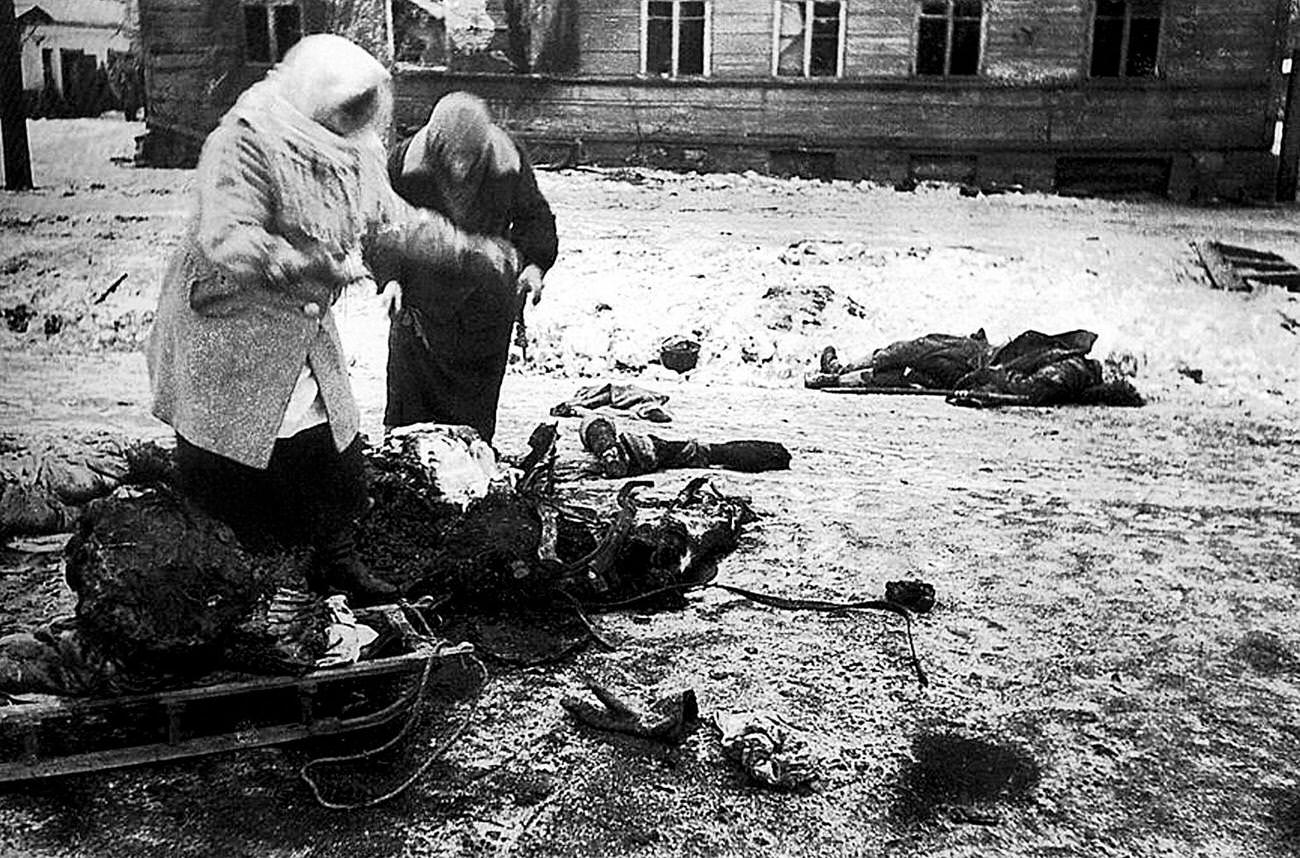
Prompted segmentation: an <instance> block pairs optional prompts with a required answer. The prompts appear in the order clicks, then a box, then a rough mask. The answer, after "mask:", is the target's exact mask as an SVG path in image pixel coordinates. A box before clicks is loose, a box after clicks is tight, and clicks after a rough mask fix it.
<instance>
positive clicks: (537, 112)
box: [396, 70, 1273, 152]
mask: <svg viewBox="0 0 1300 858" xmlns="http://www.w3.org/2000/svg"><path fill="white" fill-rule="evenodd" d="M451 89H471V90H473V91H475V92H478V93H479V94H481V95H483V96H484V97H485V98H487V99H489V101H491V102H492V103H493V105H494V108H495V109H496V111H497V113H498V114H499V115H500V116H501V118H502V119H503V121H504V122H505V123H506V124H507V125H508V126H509V127H510V128H511V129H512V130H514V131H516V132H519V133H521V134H522V135H524V136H525V137H534V138H541V139H551V140H573V139H583V140H588V141H593V140H629V141H641V142H656V141H657V142H665V143H667V142H676V143H682V142H689V141H695V142H697V143H699V144H701V145H703V144H708V143H721V142H727V141H731V142H743V143H748V144H750V145H754V146H759V147H763V146H768V147H772V146H804V147H810V148H817V147H843V146H891V147H900V146H901V147H906V148H930V149H933V148H936V147H937V148H943V149H952V150H962V151H972V152H975V151H999V150H1025V151H1072V150H1079V151H1099V152H1140V151H1145V150H1152V149H1154V150H1162V151H1189V150H1230V149H1255V150H1265V151H1266V150H1267V148H1268V146H1269V145H1270V144H1271V140H1272V121H1273V118H1272V115H1271V114H1270V113H1269V111H1268V107H1269V91H1268V90H1267V89H1265V88H1261V87H1259V86H1255V85H1250V84H1249V83H1247V84H1243V85H1233V84H1219V85H1216V86H1208V85H1198V86H1171V85H1167V84H1149V85H1146V86H1122V87H1116V86H1110V87H1100V88H1081V87H1078V86H1075V85H1072V84H1064V85H1040V86H1016V87H1012V86H998V85H992V84H983V85H971V84H960V83H944V82H919V81H910V80H909V81H897V82H882V81H861V82H857V83H842V84H840V85H837V86H833V87H819V86H815V85H808V84H803V85H798V84H793V83H786V84H784V85H773V84H772V83H771V82H760V81H754V80H747V81H720V80H719V81H713V82H708V83H679V82H655V83H654V84H645V85H640V86H631V85H629V84H628V82H627V81H625V80H618V79H606V80H596V79H585V80H584V79H581V78H571V79H566V80H563V81H560V80H545V79H535V78H534V79H529V80H528V81H526V82H525V81H520V80H518V79H514V78H511V77H509V76H496V77H492V78H487V77H477V78H471V77H461V78H458V77H456V76H454V75H443V74H435V73H428V72H423V71H414V70H408V71H403V72H400V73H399V74H398V78H397V115H396V119H397V121H398V124H399V126H413V125H416V124H418V122H419V121H420V119H421V118H422V117H423V116H425V115H427V113H428V110H429V105H430V104H432V103H433V102H434V101H435V100H436V99H437V98H438V97H439V96H440V95H441V94H442V93H443V92H446V91H449V90H451Z"/></svg>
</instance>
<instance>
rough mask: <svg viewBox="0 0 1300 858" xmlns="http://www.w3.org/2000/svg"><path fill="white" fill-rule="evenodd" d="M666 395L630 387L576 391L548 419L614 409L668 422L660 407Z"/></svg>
mask: <svg viewBox="0 0 1300 858" xmlns="http://www.w3.org/2000/svg"><path fill="white" fill-rule="evenodd" d="M667 402H668V395H667V394H665V393H655V392H654V391H652V390H646V389H645V388H644V387H637V386H636V385H634V384H599V385H592V386H590V387H582V388H579V389H578V392H577V393H575V394H574V395H573V396H572V397H570V398H569V399H566V400H565V401H564V402H561V403H560V404H559V405H556V406H555V407H553V408H552V409H551V416H552V417H581V416H583V412H584V411H590V410H593V409H596V408H605V407H608V408H616V409H618V410H620V411H626V412H628V413H629V414H631V415H632V416H633V417H637V418H639V419H641V420H649V421H650V422H651V423H669V422H671V421H672V419H673V418H672V415H671V414H669V413H668V409H667V408H665V407H664V405H665V403H667Z"/></svg>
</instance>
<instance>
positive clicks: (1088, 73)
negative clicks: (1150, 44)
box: [1084, 0, 1168, 81]
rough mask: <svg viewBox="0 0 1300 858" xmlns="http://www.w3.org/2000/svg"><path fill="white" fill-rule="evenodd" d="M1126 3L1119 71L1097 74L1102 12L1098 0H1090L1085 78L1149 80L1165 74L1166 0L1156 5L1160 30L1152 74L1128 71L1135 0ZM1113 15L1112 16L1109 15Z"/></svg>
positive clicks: (1157, 36) (1094, 79)
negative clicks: (1138, 73)
mask: <svg viewBox="0 0 1300 858" xmlns="http://www.w3.org/2000/svg"><path fill="white" fill-rule="evenodd" d="M1123 3H1124V29H1123V31H1122V34H1121V36H1120V49H1119V71H1118V73H1117V74H1113V75H1110V74H1108V75H1095V74H1093V73H1092V64H1093V58H1094V57H1095V56H1096V53H1097V18H1098V13H1099V12H1100V8H1099V7H1100V4H1099V3H1098V0H1090V2H1089V4H1088V5H1089V6H1090V7H1091V11H1092V14H1091V15H1089V16H1088V56H1087V58H1086V60H1085V62H1086V65H1085V66H1084V78H1085V79H1086V80H1093V81H1096V80H1134V81H1148V80H1159V79H1161V78H1163V77H1164V76H1165V63H1164V60H1165V29H1166V28H1165V22H1166V21H1168V16H1167V15H1166V14H1165V11H1166V10H1165V6H1166V5H1167V4H1166V3H1165V0H1156V6H1157V8H1158V10H1159V15H1158V17H1157V18H1156V20H1157V21H1158V22H1159V31H1158V32H1157V33H1156V60H1155V68H1154V69H1153V70H1152V72H1151V74H1144V75H1131V74H1129V73H1128V61H1129V36H1130V35H1131V34H1132V27H1133V0H1123ZM1108 17H1111V16H1108Z"/></svg>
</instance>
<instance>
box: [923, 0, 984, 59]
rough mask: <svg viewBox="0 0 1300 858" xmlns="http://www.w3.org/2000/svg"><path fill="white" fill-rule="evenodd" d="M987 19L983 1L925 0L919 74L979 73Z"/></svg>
mask: <svg viewBox="0 0 1300 858" xmlns="http://www.w3.org/2000/svg"><path fill="white" fill-rule="evenodd" d="M983 22H984V3H983V0H921V8H920V14H919V15H918V16H917V26H916V73H917V74H918V75H930V76H937V77H947V76H961V75H977V74H979V71H980V45H981V42H982V40H983Z"/></svg>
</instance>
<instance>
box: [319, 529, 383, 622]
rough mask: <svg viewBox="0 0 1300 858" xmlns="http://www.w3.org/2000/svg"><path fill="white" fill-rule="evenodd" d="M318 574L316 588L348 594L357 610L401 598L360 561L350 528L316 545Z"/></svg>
mask: <svg viewBox="0 0 1300 858" xmlns="http://www.w3.org/2000/svg"><path fill="white" fill-rule="evenodd" d="M316 572H317V577H316V580H315V581H313V582H312V585H313V587H315V588H316V589H317V590H319V591H321V592H324V593H345V594H347V597H348V601H349V603H350V604H352V605H353V606H354V607H365V606H367V605H379V604H383V603H385V602H393V601H395V600H396V599H397V596H398V590H397V588H396V587H394V586H393V585H392V584H389V583H388V582H387V581H383V580H381V579H379V578H376V577H375V576H374V574H373V573H371V571H370V570H369V569H367V568H366V565H365V564H364V563H362V562H361V560H360V558H358V557H357V551H356V544H355V542H354V540H353V537H352V529H351V528H344V529H343V530H341V531H339V532H336V533H334V534H331V535H330V536H328V537H326V538H325V539H324V540H322V541H321V542H320V543H319V544H318V545H317V548H316Z"/></svg>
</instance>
